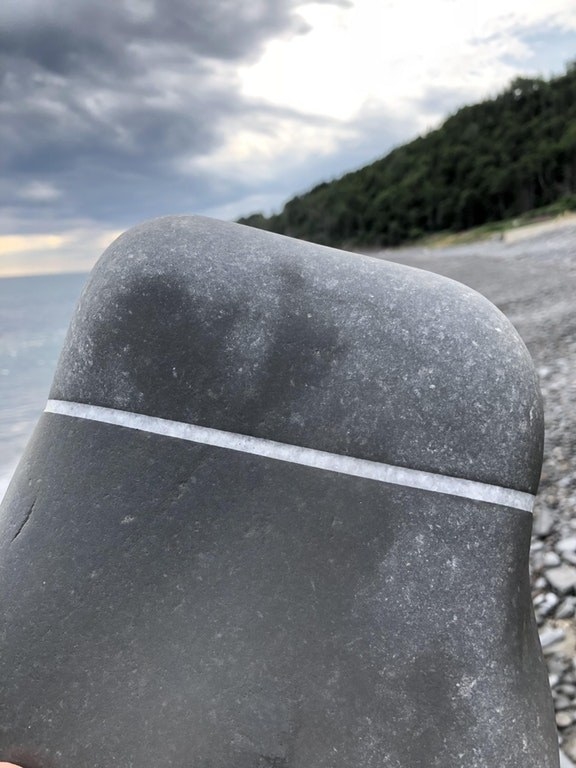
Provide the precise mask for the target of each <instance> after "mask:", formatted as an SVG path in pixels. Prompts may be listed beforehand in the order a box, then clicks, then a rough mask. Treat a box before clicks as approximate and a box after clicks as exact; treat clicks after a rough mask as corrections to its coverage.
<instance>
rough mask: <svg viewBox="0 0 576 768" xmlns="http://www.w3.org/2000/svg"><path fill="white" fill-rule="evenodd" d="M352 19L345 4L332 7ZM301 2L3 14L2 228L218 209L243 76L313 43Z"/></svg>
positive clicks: (56, 8) (132, 5) (23, 7)
mask: <svg viewBox="0 0 576 768" xmlns="http://www.w3.org/2000/svg"><path fill="white" fill-rule="evenodd" d="M325 2H329V3H330V4H336V5H339V6H344V5H346V3H345V2H344V0H325ZM302 5H303V2H302V0H300V1H298V0H234V2H232V0H162V2H160V1H159V0H157V1H156V0H119V2H115V3H108V2H106V3H85V2H83V0H58V1H56V0H41V1H40V0H7V2H4V3H2V4H0V73H2V74H1V75H0V164H1V166H2V168H3V173H4V179H9V181H10V184H9V185H8V186H7V185H6V184H3V185H2V189H0V204H1V205H2V209H3V211H2V212H3V215H4V217H6V216H7V214H9V216H10V220H11V221H13V220H14V219H17V218H18V211H20V213H21V215H22V218H25V216H26V213H27V209H26V207H25V206H24V203H25V202H26V203H28V204H34V205H35V206H36V208H38V207H39V206H44V210H43V213H42V212H40V213H39V212H38V211H37V212H36V214H35V215H37V216H38V220H39V226H40V227H42V226H43V219H49V218H50V217H58V218H61V219H63V220H69V221H70V220H75V219H77V218H78V217H84V216H90V217H91V218H93V219H100V220H102V221H106V222H110V221H114V222H123V223H124V222H126V221H130V218H131V216H134V212H135V211H136V212H138V214H139V213H140V212H142V214H143V215H149V214H153V213H163V212H165V211H168V210H174V208H175V206H176V207H184V208H188V209H190V208H192V207H194V206H197V205H199V204H200V205H204V204H206V203H207V204H208V205H209V204H210V202H211V198H212V197H213V193H212V192H211V190H210V178H209V177H210V174H209V169H208V170H206V172H200V173H195V172H191V173H188V174H184V173H182V169H183V168H184V167H185V166H186V164H187V163H189V160H190V158H201V157H205V156H206V155H208V154H210V153H211V152H214V151H216V150H217V148H218V147H219V146H220V145H221V143H222V142H223V141H224V136H225V135H226V133H227V132H228V131H229V129H230V127H231V126H232V125H233V124H234V122H235V120H237V119H239V118H240V116H245V115H247V114H249V113H250V112H258V111H263V112H265V111H266V110H267V109H268V108H267V107H266V105H263V104H258V100H256V99H250V98H246V97H244V96H243V95H242V94H241V92H240V88H239V86H238V81H237V75H236V68H237V67H238V66H239V65H240V64H243V63H246V62H253V61H255V60H257V58H258V56H259V54H260V52H261V49H262V47H263V45H264V44H265V42H266V41H267V40H269V39H270V38H271V37H284V38H290V37H293V36H294V35H301V34H304V33H306V32H307V31H308V29H309V27H308V25H307V24H306V23H305V21H304V20H303V18H302V17H301V16H300V15H299V14H298V13H297V10H298V8H300V7H301V6H302Z"/></svg>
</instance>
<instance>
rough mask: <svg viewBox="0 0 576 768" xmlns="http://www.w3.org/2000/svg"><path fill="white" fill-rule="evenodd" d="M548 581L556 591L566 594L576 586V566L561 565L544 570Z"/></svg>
mask: <svg viewBox="0 0 576 768" xmlns="http://www.w3.org/2000/svg"><path fill="white" fill-rule="evenodd" d="M544 576H545V577H546V579H547V581H548V583H549V584H550V586H551V587H552V589H554V590H555V591H556V592H558V593H559V594H561V595H565V594H566V593H567V592H570V590H572V589H574V587H575V586H576V568H574V567H573V566H571V565H561V566H559V567H558V568H549V569H548V570H546V571H544Z"/></svg>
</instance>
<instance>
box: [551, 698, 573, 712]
mask: <svg viewBox="0 0 576 768" xmlns="http://www.w3.org/2000/svg"><path fill="white" fill-rule="evenodd" d="M571 706H572V702H571V701H570V699H569V698H568V697H567V696H556V697H555V698H554V707H555V709H556V711H557V712H560V711H561V710H562V709H569V708H570V707H571Z"/></svg>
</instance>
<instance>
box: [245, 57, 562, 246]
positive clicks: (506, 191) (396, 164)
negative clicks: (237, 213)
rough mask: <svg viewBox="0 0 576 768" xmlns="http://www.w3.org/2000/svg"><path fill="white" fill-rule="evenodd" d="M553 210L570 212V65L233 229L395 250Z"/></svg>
mask: <svg viewBox="0 0 576 768" xmlns="http://www.w3.org/2000/svg"><path fill="white" fill-rule="evenodd" d="M553 203H559V205H560V207H565V208H572V207H576V64H571V65H569V66H568V68H567V71H566V73H565V74H564V75H562V76H560V77H555V78H553V79H551V80H544V79H540V78H518V79H516V80H514V81H513V82H512V84H511V85H510V86H509V88H507V89H506V91H504V92H503V93H502V94H501V95H499V96H498V97H496V98H494V99H490V100H488V101H484V102H481V103H479V104H475V105H473V106H469V107H464V108H463V109H460V110H459V111H458V112H457V113H456V114H455V115H453V116H452V117H449V118H448V119H447V120H446V121H445V123H444V124H443V125H442V126H441V127H440V128H439V129H437V130H435V131H432V132H430V133H428V134H427V135H425V136H422V137H420V138H418V139H416V140H415V141H412V142H410V143H409V144H405V145H404V146H401V147H399V148H397V149H395V150H394V151H392V152H390V154H389V155H387V156H386V157H384V158H382V159H381V160H377V161H376V162H375V163H372V164H371V165H368V166H366V167H364V168H361V169H360V170H358V171H355V172H353V173H348V174H346V175H345V176H343V177H342V178H340V179H338V180H336V181H332V182H330V183H323V184H320V185H318V186H317V187H315V188H314V189H312V190H311V191H310V192H307V193H306V194H303V195H300V196H298V197H295V198H293V199H292V200H290V201H289V202H288V203H286V205H285V206H284V209H283V210H282V212H281V213H279V214H277V215H273V216H270V217H265V216H263V215H262V214H254V215H252V216H249V217H247V218H244V219H240V223H242V224H248V225H250V226H255V227H259V228H260V229H268V230H271V231H273V232H279V233H281V234H286V235H290V236H293V237H298V238H302V239H304V240H311V241H313V242H316V243H322V244H325V245H337V246H346V247H362V246H393V245H399V244H400V243H403V242H408V241H411V240H415V239H417V238H419V237H422V236H423V235H425V234H430V233H434V232H442V231H454V232H456V231H461V230H464V229H469V228H471V227H476V226H480V225H483V224H487V223H489V222H495V221H500V220H502V219H508V218H513V217H517V216H520V215H522V214H526V213H527V212H529V211H531V210H533V209H535V208H540V207H543V206H548V205H551V204H553Z"/></svg>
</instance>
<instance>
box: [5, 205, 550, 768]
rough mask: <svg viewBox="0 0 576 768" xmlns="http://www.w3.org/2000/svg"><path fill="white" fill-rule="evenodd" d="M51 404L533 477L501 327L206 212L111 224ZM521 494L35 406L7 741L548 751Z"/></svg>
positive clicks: (481, 753)
mask: <svg viewBox="0 0 576 768" xmlns="http://www.w3.org/2000/svg"><path fill="white" fill-rule="evenodd" d="M51 397H52V398H54V399H60V400H68V401H73V402H81V403H89V404H92V405H100V406H107V407H110V408H116V409H120V410H128V411H134V412H137V413H143V414H148V415H151V416H160V417H163V418H168V419H174V420H178V421H184V422H189V423H194V424H200V425H204V426H209V427H215V428H217V429H222V430H228V431H231V432H236V433H241V434H247V435H252V436H256V437H263V438H268V439H272V440H276V441H280V442H284V443H290V444H295V445H302V446H306V447H310V448H316V449H321V450H324V451H330V452H333V453H338V454H345V455H350V456H356V457H359V458H364V459H371V460H374V461H381V462H387V463H390V464H395V465H399V466H404V467H411V468H415V469H421V470H426V471H430V472H435V473H439V474H444V475H449V476H455V477H463V478H469V479H472V480H479V481H482V482H486V483H492V484H495V485H501V486H504V487H508V488H514V489H516V490H519V491H529V492H534V491H535V489H536V487H537V483H538V475H539V471H540V462H541V450H542V415H541V404H540V398H539V394H538V390H537V386H536V383H535V377H534V372H533V368H532V364H531V361H530V359H529V357H528V354H527V352H526V350H525V348H524V345H523V344H522V342H521V341H520V340H519V338H518V336H517V335H516V333H515V331H514V330H513V329H512V327H511V326H510V324H509V323H508V321H507V320H506V319H505V318H504V317H503V316H502V315H501V314H500V313H499V312H498V311H497V310H496V309H495V308H494V307H493V306H492V305H490V304H489V303H488V302H487V301H486V300H485V299H483V298H481V297H480V296H479V295H478V294H476V293H474V292H473V291H471V290H470V289H468V288H465V287H464V286H461V285H459V284H457V283H454V282H452V281H449V280H446V279H444V278H440V277H437V276H434V275H431V274H429V273H426V272H422V271H419V270H414V269H410V268H407V267H403V266H398V265H394V264H389V263H386V262H381V261H377V260H374V259H370V258H368V257H362V256H356V255H352V254H348V253H343V252H339V251H334V250H330V249H327V248H321V247H319V246H313V245H310V244H305V243H300V242H297V241H293V240H290V239H287V238H282V237H278V236H275V235H271V234H269V233H263V232H259V231H256V230H251V229H248V228H244V227H240V226H238V225H233V224H224V223H220V222H215V221H211V220H208V219H202V218H193V217H176V218H167V219H160V220H157V221H153V222H150V223H147V224H144V225H142V226H140V227H137V228H136V229H134V230H132V231H130V232H128V233H127V234H126V235H123V236H122V237H121V238H120V239H119V240H117V241H116V243H115V244H113V245H112V246H111V247H110V248H109V249H108V251H107V252H106V254H105V255H104V256H103V257H102V259H101V261H100V262H99V264H98V265H97V267H96V268H95V270H94V273H93V275H92V278H91V280H90V282H89V284H88V286H87V288H86V290H85V292H84V294H83V296H82V299H81V301H80V304H79V307H78V309H77V312H76V315H75V317H74V320H73V322H72V325H71V328H70V332H69V334H68V338H67V340H66V343H65V346H64V350H63V352H62V356H61V360H60V363H59V367H58V371H57V373H56V377H55V380H54V385H53V390H52V393H51ZM530 528H531V517H530V515H529V514H527V513H525V512H521V511H518V510H513V509H509V508H505V507H502V506H496V505H492V504H488V503H486V502H478V501H469V500H465V499H461V498H455V497H452V496H448V495H444V494H439V493H432V492H429V491H420V490H414V489H408V488H403V487H400V486H392V485H386V484H384V483H379V482H376V481H372V480H365V479H360V478H354V477H349V476H345V475H341V474H336V473H332V472H326V471H324V470H318V469H312V468H309V467H301V466H296V465H293V464H289V463H285V462H279V461H276V460H273V459H264V458H262V457H258V456H249V455H246V454H242V453H238V452H234V451H230V450H227V449H223V448H214V447H208V446H202V445H196V444H193V443H185V442H182V441H180V440H177V439H174V438H168V437H162V436H159V435H153V434H149V433H144V432H138V431H135V430H129V429H126V428H122V427H117V426H111V425H105V424H100V423H96V422H91V421H87V420H82V419H77V418H71V417H67V416H59V415H54V414H45V415H44V416H43V417H42V419H41V420H40V423H39V424H38V427H37V429H36V432H35V434H34V436H33V438H32V441H31V443H30V445H29V446H28V449H27V452H26V454H25V456H24V458H23V459H22V462H21V464H20V466H19V469H18V471H17V474H16V476H15V478H14V480H13V482H12V484H11V487H10V489H9V491H8V493H7V496H6V498H5V501H4V504H3V507H2V512H1V516H0V604H1V606H2V615H1V617H0V681H1V685H0V759H4V760H13V761H14V762H20V763H21V764H22V765H24V766H25V768H78V766H82V768H109V766H113V765H117V766H122V768H130V767H131V766H138V767H139V768H157V766H159V765H163V766H174V768H184V767H186V768H269V767H270V766H273V767H274V768H352V767H354V768H356V766H358V767H359V768H360V767H361V768H464V767H465V768H557V766H558V752H557V745H556V734H555V727H554V719H553V712H552V706H551V700H550V695H549V690H548V682H547V676H546V672H545V669H544V667H543V664H542V661H541V655H540V648H539V644H538V637H537V633H536V626H535V622H534V618H533V614H532V607H531V602H530V593H529V584H528V569H527V561H528V546H529V537H530Z"/></svg>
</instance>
